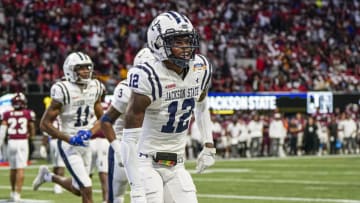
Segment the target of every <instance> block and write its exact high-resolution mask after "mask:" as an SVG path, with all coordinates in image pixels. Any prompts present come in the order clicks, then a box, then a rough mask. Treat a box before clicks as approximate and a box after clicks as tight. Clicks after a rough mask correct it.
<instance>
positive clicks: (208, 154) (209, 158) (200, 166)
mask: <svg viewBox="0 0 360 203" xmlns="http://www.w3.org/2000/svg"><path fill="white" fill-rule="evenodd" d="M215 154H216V149H215V148H208V147H205V146H204V148H203V150H202V151H201V152H200V154H199V156H198V159H197V161H196V173H202V172H204V170H205V169H206V168H208V167H210V166H212V165H214V164H215Z"/></svg>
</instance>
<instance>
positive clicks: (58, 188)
mask: <svg viewBox="0 0 360 203" xmlns="http://www.w3.org/2000/svg"><path fill="white" fill-rule="evenodd" d="M54 193H55V194H61V193H63V188H62V187H61V186H60V185H58V184H55V185H54Z"/></svg>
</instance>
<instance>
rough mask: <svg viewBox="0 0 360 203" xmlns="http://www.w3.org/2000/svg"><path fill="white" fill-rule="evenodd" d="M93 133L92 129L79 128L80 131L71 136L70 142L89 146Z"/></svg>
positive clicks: (75, 144)
mask: <svg viewBox="0 0 360 203" xmlns="http://www.w3.org/2000/svg"><path fill="white" fill-rule="evenodd" d="M91 135H92V133H91V131H90V130H79V131H78V133H77V134H76V135H75V136H73V137H71V138H70V141H69V144H71V145H74V146H82V147H87V146H89V139H90V137H91Z"/></svg>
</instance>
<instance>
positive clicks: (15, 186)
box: [0, 93, 35, 202]
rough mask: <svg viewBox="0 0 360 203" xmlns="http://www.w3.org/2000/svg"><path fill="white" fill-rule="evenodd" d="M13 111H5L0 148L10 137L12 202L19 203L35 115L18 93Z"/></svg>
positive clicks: (0, 133) (13, 99)
mask: <svg viewBox="0 0 360 203" xmlns="http://www.w3.org/2000/svg"><path fill="white" fill-rule="evenodd" d="M11 103H12V106H13V108H14V109H13V110H9V111H5V112H4V113H3V114H2V115H1V118H0V120H2V121H1V126H0V147H1V146H2V143H3V141H4V138H5V137H6V135H7V136H8V147H7V157H8V158H9V163H10V184H11V194H10V198H11V200H13V201H15V202H18V201H20V199H21V197H20V194H21V190H22V186H23V184H24V178H25V176H24V172H25V170H24V168H25V167H26V166H27V160H28V156H29V138H31V139H33V137H34V136H35V113H34V111H33V110H30V109H27V108H26V98H25V95H23V94H22V93H18V94H16V95H15V96H14V98H12V100H11Z"/></svg>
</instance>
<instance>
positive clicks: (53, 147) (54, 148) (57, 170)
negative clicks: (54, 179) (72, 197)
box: [40, 117, 65, 194]
mask: <svg viewBox="0 0 360 203" xmlns="http://www.w3.org/2000/svg"><path fill="white" fill-rule="evenodd" d="M53 125H54V127H55V128H57V129H59V130H60V126H61V124H60V119H59V118H58V117H57V118H56V119H55V120H54V122H53ZM60 131H61V130H60ZM43 134H44V135H43V136H44V138H43V142H44V143H43V145H42V146H40V155H41V156H42V157H44V158H46V157H47V154H46V153H47V152H46V146H45V145H46V144H48V145H49V154H50V160H51V163H52V165H53V173H54V174H56V175H59V176H62V177H64V175H65V163H64V161H63V159H62V158H61V155H60V150H59V147H58V144H57V143H58V139H57V138H55V137H52V136H50V135H49V134H47V133H46V132H43ZM54 193H55V194H61V193H63V189H62V187H61V186H60V185H59V184H54Z"/></svg>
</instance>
